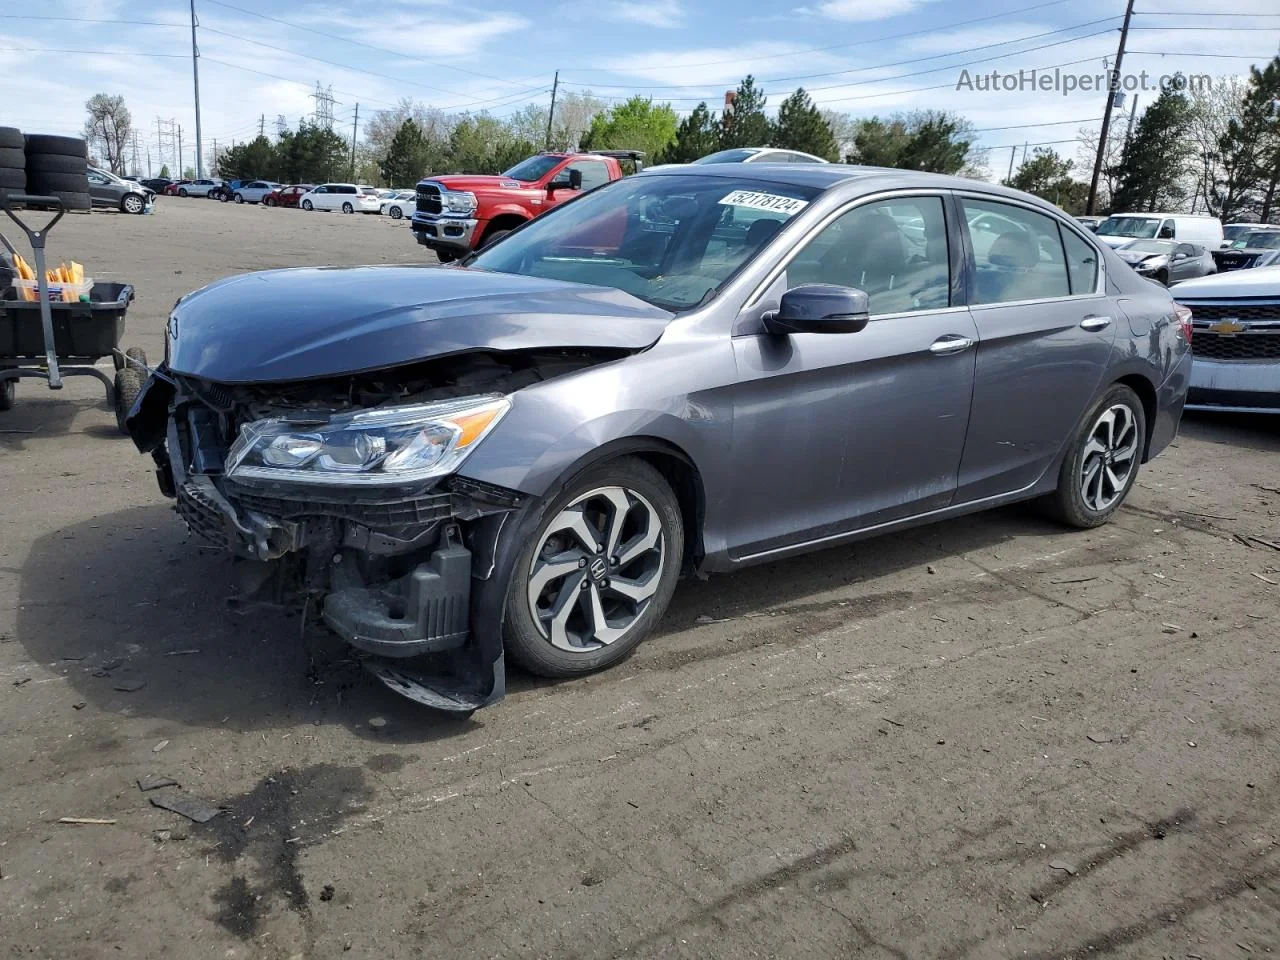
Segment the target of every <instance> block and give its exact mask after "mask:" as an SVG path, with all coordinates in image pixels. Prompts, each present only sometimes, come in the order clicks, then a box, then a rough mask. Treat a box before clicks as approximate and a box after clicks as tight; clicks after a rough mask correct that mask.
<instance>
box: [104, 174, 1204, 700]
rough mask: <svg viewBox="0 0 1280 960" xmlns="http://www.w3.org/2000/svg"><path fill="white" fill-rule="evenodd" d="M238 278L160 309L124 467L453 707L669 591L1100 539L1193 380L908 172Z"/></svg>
mask: <svg viewBox="0 0 1280 960" xmlns="http://www.w3.org/2000/svg"><path fill="white" fill-rule="evenodd" d="M249 280H250V278H246V277H232V278H229V279H226V280H222V281H219V282H217V283H214V284H212V285H210V286H208V287H206V288H204V289H202V290H199V291H196V292H195V293H192V294H190V295H189V296H187V297H185V298H183V299H182V300H180V301H179V302H178V304H177V305H176V306H175V307H174V310H173V313H172V315H171V317H170V319H169V324H168V335H167V337H166V341H167V343H168V347H169V349H168V352H167V356H166V358H165V362H164V364H163V365H162V366H161V367H160V368H159V369H158V370H157V371H156V373H155V375H154V376H152V378H151V379H150V380H149V381H148V384H147V386H146V388H145V390H144V392H143V393H142V395H141V397H140V399H139V400H138V402H137V403H136V404H135V406H134V412H133V415H132V416H131V417H130V418H129V429H130V431H131V433H132V435H133V437H134V440H135V441H136V442H137V444H138V446H139V447H140V449H142V450H143V451H145V452H147V453H149V454H151V456H152V457H153V458H154V460H155V462H156V465H157V468H158V472H157V475H158V477H159V481H160V487H161V489H162V490H163V491H164V492H165V493H167V494H168V495H169V496H173V497H176V499H177V507H178V511H179V513H180V515H181V516H182V517H183V519H185V520H186V522H187V524H188V525H189V526H190V528H191V529H192V530H193V531H195V532H197V533H198V534H200V535H202V536H204V537H206V538H208V539H209V540H211V541H213V542H214V543H217V544H219V545H220V546H222V547H223V548H225V550H226V551H227V552H229V553H231V554H235V555H238V556H240V557H244V558H247V559H250V560H252V561H254V563H255V565H256V568H257V569H258V570H259V571H260V573H261V574H262V576H263V579H265V578H266V575H267V574H268V573H269V572H274V573H273V575H274V577H275V582H274V587H278V588H280V589H281V590H283V591H284V593H283V595H285V596H292V597H294V598H296V599H297V601H298V604H299V606H300V607H301V606H302V605H303V601H304V599H305V600H309V601H310V602H309V603H307V604H306V606H307V608H308V609H310V610H312V611H319V613H320V615H321V616H322V617H323V620H324V622H325V623H326V624H327V625H328V626H329V627H330V628H331V629H332V630H333V631H334V632H335V633H337V634H338V635H339V636H340V637H342V638H343V639H344V640H345V641H347V642H348V643H350V644H352V645H353V646H355V647H357V648H358V649H359V650H361V651H362V652H363V653H364V654H366V655H367V658H366V659H365V660H364V663H365V664H366V666H367V667H368V668H369V669H370V670H372V671H373V672H374V673H375V674H376V675H377V676H378V677H380V678H381V679H382V680H383V681H384V682H385V683H386V684H387V685H388V686H390V687H391V688H393V689H395V690H397V691H398V692H400V693H403V694H405V695H407V696H410V697H412V698H414V699H416V700H418V701H420V702H422V703H426V704H429V705H431V706H434V707H439V708H442V709H447V710H453V711H458V712H463V713H465V712H467V711H470V710H474V709H475V708H476V707H479V706H483V705H485V704H487V703H491V702H493V701H494V700H495V699H497V698H498V697H500V696H502V694H503V691H504V689H505V688H504V680H503V678H504V676H505V674H504V651H505V653H506V654H509V655H510V656H511V657H512V658H513V659H515V660H516V661H518V662H519V663H520V664H521V665H523V666H524V667H525V668H527V669H529V670H532V671H533V672H535V673H539V674H543V675H547V676H556V677H564V676H574V675H578V674H584V673H588V672H590V671H593V670H598V669H601V668H603V667H608V666H610V665H612V664H615V663H617V662H618V661H619V660H621V659H623V658H624V657H625V656H627V654H628V653H629V652H630V651H631V650H632V649H634V648H635V646H636V644H638V643H640V641H641V640H642V639H644V638H645V637H646V636H648V635H649V634H651V633H652V632H653V630H654V628H655V627H656V626H657V624H658V622H659V621H660V620H661V618H662V615H663V612H664V610H665V609H666V607H667V604H668V601H669V600H670V599H671V596H672V594H673V592H674V591H675V589H676V581H677V579H678V577H679V575H680V573H681V572H682V571H688V572H694V573H698V574H706V573H718V572H726V571H732V570H736V569H738V568H740V567H744V566H747V565H749V564H756V563H764V562H770V561H775V560H780V559H782V558H784V557H787V556H790V555H792V554H796V553H799V552H802V551H806V550H814V549H818V548H821V547H826V546H832V545H835V544H840V543H847V542H849V541H851V540H856V539H859V538H862V537H868V536H872V535H876V534H882V533H889V532H893V531H900V530H903V529H906V528H908V527H912V526H915V525H918V524H922V523H927V522H930V521H933V520H940V519H943V518H946V517H954V516H958V515H960V514H965V513H971V512H974V511H978V510H983V509H986V508H989V507H994V506H998V505H1001V504H1006V503H1011V502H1013V501H1017V500H1028V499H1033V498H1035V499H1040V500H1042V501H1043V502H1044V504H1045V506H1046V507H1047V508H1048V509H1049V511H1050V512H1051V513H1052V514H1053V515H1054V516H1056V517H1058V518H1060V519H1061V520H1062V521H1064V522H1065V523H1066V524H1068V525H1070V526H1074V527H1093V526H1096V525H1098V524H1101V523H1104V522H1106V520H1107V519H1108V518H1109V517H1111V515H1112V514H1113V513H1114V512H1115V510H1116V509H1117V508H1118V507H1119V505H1120V504H1121V502H1122V501H1123V500H1124V498H1125V496H1126V495H1127V494H1128V492H1129V490H1130V489H1131V488H1132V486H1133V483H1134V480H1135V478H1136V476H1137V474H1138V469H1139V465H1140V464H1141V463H1143V462H1145V461H1146V460H1148V459H1150V458H1151V457H1153V456H1155V455H1156V454H1158V453H1159V452H1160V451H1161V450H1163V449H1164V448H1165V447H1166V446H1167V445H1168V443H1169V442H1170V441H1171V440H1172V439H1173V437H1174V436H1175V434H1176V432H1177V428H1178V420H1179V417H1180V415H1181V412H1182V405H1183V400H1184V397H1185V394H1186V389H1187V380H1188V377H1189V374H1190V369H1191V353H1190V349H1191V348H1190V343H1189V330H1188V322H1189V316H1190V313H1189V311H1186V310H1181V311H1179V310H1178V309H1177V308H1176V307H1175V304H1174V303H1173V301H1172V299H1171V298H1170V296H1169V294H1168V292H1167V291H1165V290H1163V289H1162V288H1160V287H1158V286H1156V285H1155V284H1152V283H1149V282H1148V281H1146V280H1143V279H1140V278H1139V277H1137V276H1136V275H1135V274H1134V273H1133V271H1131V270H1129V269H1128V267H1126V266H1125V265H1124V264H1123V263H1122V262H1121V261H1120V260H1119V259H1117V258H1116V256H1115V254H1114V253H1113V252H1112V251H1111V250H1110V249H1109V248H1107V247H1106V246H1105V245H1103V244H1101V243H1100V242H1099V241H1097V240H1096V239H1095V238H1094V237H1093V235H1092V234H1090V233H1089V232H1088V231H1086V230H1084V229H1082V228H1081V227H1079V226H1078V225H1077V224H1076V223H1074V221H1072V220H1071V219H1070V218H1069V217H1067V216H1065V215H1064V214H1063V213H1061V212H1060V211H1059V210H1057V209H1056V208H1055V207H1053V206H1051V205H1049V204H1047V203H1044V202H1043V201H1040V200H1038V199H1036V198H1034V197H1031V196H1028V195H1026V194H1023V193H1019V192H1016V191H1013V190H1009V189H1005V188H1002V187H997V186H993V185H991V184H987V183H981V182H978V181H973V180H963V179H958V178H951V177H943V176H935V175H931V174H922V173H914V172H907V171H894V170H881V169H873V168H862V167H853V166H837V165H827V164H788V165H785V166H784V165H780V164H778V165H774V164H755V165H749V166H748V165H743V164H711V165H702V166H699V165H690V166H684V167H667V168H664V169H659V170H652V171H648V172H645V173H641V174H638V175H636V176H633V177H627V178H626V179H623V180H619V181H616V182H614V183H611V184H608V185H606V186H603V187H600V188H599V189H597V190H593V191H590V192H588V193H584V194H583V195H582V196H580V197H578V198H576V199H574V200H572V201H570V202H568V203H565V204H564V205H563V206H560V207H558V208H557V209H555V210H553V211H551V212H549V213H548V214H546V215H544V216H542V217H538V218H537V219H535V220H532V221H530V222H528V223H527V224H525V225H524V226H522V227H520V228H519V229H517V230H515V231H514V232H513V233H511V234H510V235H509V236H507V237H506V238H504V239H503V240H501V241H499V242H498V243H496V244H494V245H492V246H490V247H487V248H486V249H484V250H482V251H480V252H478V253H476V254H473V255H472V256H470V257H469V258H467V259H466V260H464V261H462V262H460V263H459V264H457V265H455V266H451V267H426V266H376V267H354V268H347V269H341V268H318V269H317V268H311V269H296V270H281V271H272V272H266V273H258V274H253V275H252V278H251V280H252V282H249ZM181 574H182V571H181V569H180V568H179V569H175V575H177V576H181Z"/></svg>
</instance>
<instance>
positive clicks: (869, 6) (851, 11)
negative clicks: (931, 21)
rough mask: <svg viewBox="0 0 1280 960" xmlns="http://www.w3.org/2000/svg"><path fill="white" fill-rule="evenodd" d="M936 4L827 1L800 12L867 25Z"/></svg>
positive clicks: (884, 0)
mask: <svg viewBox="0 0 1280 960" xmlns="http://www.w3.org/2000/svg"><path fill="white" fill-rule="evenodd" d="M934 2H936V0H825V2H823V3H819V4H817V5H816V6H813V7H801V8H800V11H801V12H803V13H810V14H817V15H818V16H821V17H827V18H828V19H831V20H846V21H852V22H863V23H865V22H867V21H871V20H890V19H892V18H893V17H901V16H903V15H904V14H908V13H915V12H916V11H917V10H919V9H920V8H921V7H923V6H925V5H926V4H929V3H934Z"/></svg>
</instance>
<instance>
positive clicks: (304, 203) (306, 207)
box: [302, 200, 315, 210]
mask: <svg viewBox="0 0 1280 960" xmlns="http://www.w3.org/2000/svg"><path fill="white" fill-rule="evenodd" d="M302 209H303V210H314V209H315V207H314V206H312V204H311V201H310V200H303V201H302Z"/></svg>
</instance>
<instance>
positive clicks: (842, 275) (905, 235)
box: [787, 197, 951, 315]
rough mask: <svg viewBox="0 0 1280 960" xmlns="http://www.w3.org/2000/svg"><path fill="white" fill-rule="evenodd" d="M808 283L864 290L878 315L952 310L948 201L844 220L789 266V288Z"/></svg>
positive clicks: (902, 204)
mask: <svg viewBox="0 0 1280 960" xmlns="http://www.w3.org/2000/svg"><path fill="white" fill-rule="evenodd" d="M806 283H833V284H836V285H837V286H842V287H856V288H857V289H859V290H863V291H865V292H866V293H867V295H868V297H869V298H870V303H871V313H872V314H873V315H875V314H886V313H909V312H911V311H915V310H938V309H942V308H944V307H947V306H950V303H951V269H950V260H949V256H948V247H947V225H946V217H945V216H944V214H943V205H942V198H941V197H903V198H895V199H893V200H884V201H880V202H878V203H869V204H865V205H863V206H860V207H856V208H854V209H853V210H850V211H849V212H848V213H845V214H842V215H841V216H840V217H838V218H836V219H835V220H834V221H832V222H831V223H830V224H828V225H827V226H826V227H825V228H824V229H823V230H822V232H820V233H819V234H818V235H817V236H816V237H814V238H813V239H812V240H810V241H809V243H808V244H807V245H806V246H805V248H804V249H803V250H801V251H800V253H799V254H797V255H796V257H795V259H794V260H792V261H791V263H790V264H788V266H787V288H788V289H792V288H794V287H798V286H800V285H802V284H806Z"/></svg>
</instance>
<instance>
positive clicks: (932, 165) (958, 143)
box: [853, 110, 974, 174]
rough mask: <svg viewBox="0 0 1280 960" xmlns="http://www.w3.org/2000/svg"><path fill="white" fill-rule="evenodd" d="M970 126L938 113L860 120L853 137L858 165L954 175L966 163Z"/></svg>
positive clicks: (970, 144)
mask: <svg viewBox="0 0 1280 960" xmlns="http://www.w3.org/2000/svg"><path fill="white" fill-rule="evenodd" d="M971 130H972V124H970V123H969V121H968V120H965V119H964V118H963V117H959V116H956V115H955V114H950V113H946V112H944V111H940V110H916V111H913V112H911V113H895V114H893V115H892V116H890V117H886V118H881V117H872V118H870V119H869V120H863V121H862V122H861V123H860V124H859V125H858V129H857V132H856V133H855V134H854V138H853V142H854V146H855V148H856V149H857V151H858V162H859V163H865V164H868V165H870V166H874V167H897V168H898V169H902V170H926V171H928V172H930V173H947V174H957V173H959V172H960V171H961V170H963V169H965V166H966V164H967V163H968V162H969V161H970V159H971V157H970V154H971V152H972V149H973V143H974V137H973V136H972V134H971V133H970V131H971Z"/></svg>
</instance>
